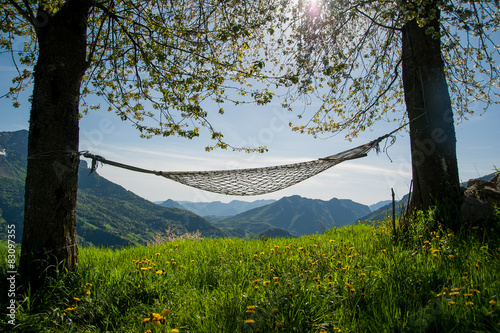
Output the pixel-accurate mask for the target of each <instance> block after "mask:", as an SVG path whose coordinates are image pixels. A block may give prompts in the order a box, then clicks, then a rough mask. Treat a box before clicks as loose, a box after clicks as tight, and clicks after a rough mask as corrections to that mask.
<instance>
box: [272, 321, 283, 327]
mask: <svg viewBox="0 0 500 333" xmlns="http://www.w3.org/2000/svg"><path fill="white" fill-rule="evenodd" d="M274 325H275V326H276V328H281V326H283V324H282V323H279V322H277V321H276V322H274Z"/></svg>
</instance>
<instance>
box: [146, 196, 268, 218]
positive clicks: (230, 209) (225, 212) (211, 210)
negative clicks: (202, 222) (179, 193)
mask: <svg viewBox="0 0 500 333" xmlns="http://www.w3.org/2000/svg"><path fill="white" fill-rule="evenodd" d="M275 201H276V200H256V201H252V202H248V201H240V200H233V201H231V202H229V203H223V202H220V201H213V202H191V201H174V200H171V199H168V200H166V201H163V202H156V203H157V204H159V205H160V206H163V207H169V208H180V209H187V210H190V211H192V212H193V213H195V214H198V215H200V216H204V217H210V216H233V215H236V214H239V213H243V212H245V211H247V210H250V209H253V208H257V207H262V206H265V205H269V204H271V203H273V202H275Z"/></svg>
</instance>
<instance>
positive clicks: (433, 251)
mask: <svg viewBox="0 0 500 333" xmlns="http://www.w3.org/2000/svg"><path fill="white" fill-rule="evenodd" d="M439 252H441V250H437V249H435V250H432V253H433V254H435V253H439Z"/></svg>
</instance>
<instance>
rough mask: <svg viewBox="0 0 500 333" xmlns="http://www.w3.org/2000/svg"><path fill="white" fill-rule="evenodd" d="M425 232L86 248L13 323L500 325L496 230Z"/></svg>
mask: <svg viewBox="0 0 500 333" xmlns="http://www.w3.org/2000/svg"><path fill="white" fill-rule="evenodd" d="M421 236H422V237H418V238H417V239H416V240H415V242H414V243H412V245H411V246H407V245H401V244H400V243H398V242H395V241H394V239H393V238H392V231H391V228H390V223H387V222H385V223H381V224H379V225H378V226H367V225H357V226H350V227H344V228H336V229H332V230H329V231H328V232H326V233H325V234H319V235H313V236H303V237H300V238H277V239H272V240H267V241H266V240H243V239H235V238H227V239H208V240H207V239H203V240H177V241H174V242H167V243H163V244H160V245H155V246H145V247H129V248H125V249H121V250H110V249H96V248H83V249H80V254H81V255H80V260H79V269H78V270H77V272H75V273H74V274H73V273H71V274H69V275H64V274H61V276H60V277H59V278H58V279H56V280H54V281H53V284H51V285H47V286H46V289H45V290H43V291H40V292H39V293H37V294H34V295H30V294H23V295H18V297H17V300H18V305H19V307H18V313H17V321H16V324H17V326H16V327H15V328H14V329H13V331H28V330H37V331H40V332H44V331H51V332H89V331H94V332H103V331H129V332H145V331H147V330H151V332H174V330H178V331H179V332H187V331H190V332H219V331H224V332H226V331H227V332H256V331H257V330H258V331H260V332H341V331H342V332H349V331H353V332H394V331H409V332H416V331H426V332H429V331H433V332H450V331H454V332H471V331H483V332H485V331H488V332H494V331H498V330H499V329H500V307H499V304H498V294H499V292H500V289H499V288H500V286H499V284H498V281H499V279H500V276H499V274H500V241H499V238H498V233H492V232H490V230H486V229H485V230H480V228H477V229H475V232H474V233H471V234H470V235H469V236H468V237H464V238H461V237H458V236H456V235H454V234H451V233H448V232H446V231H444V230H441V231H438V232H434V233H429V234H424V235H421ZM4 265H5V263H4V262H2V274H1V275H2V276H3V275H4V274H5V267H4ZM0 281H2V282H1V283H5V281H6V279H4V278H1V279H0ZM1 297H6V296H5V295H4V294H2V296H1ZM4 302H6V300H5V299H4V298H2V301H1V302H0V303H1V304H0V305H1V306H2V308H5V307H4V306H3V305H4ZM1 320H4V317H2V318H1ZM2 324H5V322H2ZM4 327H5V326H4ZM10 328H11V327H9V329H10Z"/></svg>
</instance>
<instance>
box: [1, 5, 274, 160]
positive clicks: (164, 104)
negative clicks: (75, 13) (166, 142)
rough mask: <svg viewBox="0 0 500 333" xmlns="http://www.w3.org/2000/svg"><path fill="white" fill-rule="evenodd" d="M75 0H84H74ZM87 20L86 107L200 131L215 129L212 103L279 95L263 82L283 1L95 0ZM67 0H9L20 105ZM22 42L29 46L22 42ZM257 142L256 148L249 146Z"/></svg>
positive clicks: (5, 24)
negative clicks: (266, 42) (49, 28)
mask: <svg viewBox="0 0 500 333" xmlns="http://www.w3.org/2000/svg"><path fill="white" fill-rule="evenodd" d="M72 1H76V0H72ZM81 2H87V3H88V6H89V16H88V20H87V49H86V61H87V67H88V68H87V70H86V72H85V76H84V79H83V82H82V85H81V101H80V102H81V110H80V112H81V114H84V113H86V112H88V111H89V110H92V109H96V108H99V107H101V105H99V104H93V103H92V102H88V101H95V100H96V99H92V98H89V97H90V96H91V95H92V94H93V95H96V96H98V97H102V101H103V103H106V104H107V108H108V109H109V110H110V111H114V112H116V113H117V115H118V116H119V117H120V118H121V119H122V120H129V121H131V122H132V123H133V126H135V127H136V128H137V129H138V130H139V131H140V133H141V135H142V136H143V137H148V138H149V137H151V136H153V135H162V136H170V135H178V136H181V137H186V138H193V137H197V136H199V130H200V127H206V128H208V129H209V131H210V135H211V137H212V139H214V140H215V144H214V145H212V146H209V147H207V149H208V150H211V149H213V148H214V147H221V148H227V147H228V145H227V143H226V142H224V140H223V135H222V133H220V132H218V131H217V130H216V129H215V128H214V127H212V124H211V123H210V122H209V120H208V118H207V115H208V111H207V110H206V108H204V107H203V102H204V101H207V100H211V101H213V102H215V103H217V104H218V105H219V108H218V110H217V112H219V113H224V103H225V102H226V103H227V102H230V103H231V104H239V103H257V104H266V103H268V102H269V101H270V100H271V98H272V97H273V94H272V93H271V92H270V91H269V90H267V88H263V89H260V88H259V87H257V88H255V87H253V86H252V85H251V84H248V82H247V80H248V79H253V80H254V82H257V81H258V80H259V77H260V73H261V72H262V70H263V68H264V62H263V60H262V59H261V57H259V56H258V45H257V44H258V43H259V42H260V40H261V39H262V38H263V37H262V36H263V35H264V34H265V33H266V31H267V29H268V26H270V23H269V22H270V21H271V20H272V19H274V13H275V11H277V10H278V8H279V3H274V2H272V1H271V2H270V1H250V2H243V3H242V2H240V1H236V0H230V1H227V0H210V1H194V2H193V1H188V0H183V1H163V0H150V1H139V2H137V1H128V0H126V1H114V0H109V1H93V0H83V1H81ZM66 3H67V2H66V1H58V0H55V1H44V2H40V3H38V2H36V1H30V2H28V1H15V0H4V1H2V8H3V9H4V14H3V19H2V21H1V22H0V29H1V31H2V35H1V37H0V38H1V40H0V45H1V47H2V48H4V49H6V50H7V51H8V52H10V53H11V54H12V58H13V59H15V60H16V68H17V70H18V75H17V76H16V77H15V78H14V80H13V82H14V85H13V87H12V88H11V90H10V91H9V92H8V94H7V96H8V97H11V98H13V102H14V105H15V106H19V101H18V100H17V96H18V93H19V92H20V91H21V90H23V89H25V88H26V86H27V84H28V83H30V81H31V80H32V68H33V67H34V66H35V64H36V61H37V59H38V57H39V51H40V50H39V45H38V34H39V32H40V28H42V27H43V26H44V25H45V24H47V22H48V21H49V20H50V19H51V18H52V17H56V16H57V15H58V14H59V15H60V12H61V10H62V9H64V7H65V6H66V7H67V5H66ZM20 43H22V45H23V46H22V47H21V48H19V45H20ZM247 148H248V147H247ZM253 149H254V150H258V151H263V150H264V148H263V147H253ZM248 150H252V149H248Z"/></svg>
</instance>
